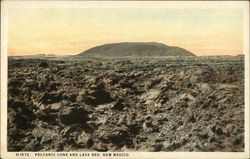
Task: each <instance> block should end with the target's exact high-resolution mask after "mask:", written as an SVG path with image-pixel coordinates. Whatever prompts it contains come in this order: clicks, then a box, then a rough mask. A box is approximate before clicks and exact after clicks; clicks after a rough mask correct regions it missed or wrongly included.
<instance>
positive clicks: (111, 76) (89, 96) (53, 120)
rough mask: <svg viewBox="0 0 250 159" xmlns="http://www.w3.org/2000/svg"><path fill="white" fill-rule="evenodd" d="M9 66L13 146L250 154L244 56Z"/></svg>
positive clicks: (10, 144)
mask: <svg viewBox="0 0 250 159" xmlns="http://www.w3.org/2000/svg"><path fill="white" fill-rule="evenodd" d="M8 66H9V68H8V151H244V59H243V57H186V58H184V57H182V58H177V57H166V58H163V57H161V58H131V59H129V58H120V59H112V58H111V59H109V58H105V59H101V58H89V59H84V58H83V59H77V58H72V59H71V58H61V59H53V58H52V59H49V60H45V59H25V58H20V59H19V58H9V63H8Z"/></svg>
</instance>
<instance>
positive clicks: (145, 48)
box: [79, 42, 196, 57]
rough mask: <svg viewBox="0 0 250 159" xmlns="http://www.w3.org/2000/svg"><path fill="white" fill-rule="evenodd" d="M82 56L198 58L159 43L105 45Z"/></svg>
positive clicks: (181, 49) (178, 48)
mask: <svg viewBox="0 0 250 159" xmlns="http://www.w3.org/2000/svg"><path fill="white" fill-rule="evenodd" d="M79 55H80V56H106V57H122V56H123V57H125V56H196V55H195V54H193V53H191V52H189V51H187V50H185V49H183V48H180V47H176V46H168V45H165V44H162V43H157V42H123V43H112V44H104V45H100V46H96V47H93V48H90V49H88V50H86V51H84V52H82V53H80V54H79Z"/></svg>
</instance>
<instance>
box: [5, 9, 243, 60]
mask: <svg viewBox="0 0 250 159" xmlns="http://www.w3.org/2000/svg"><path fill="white" fill-rule="evenodd" d="M117 42H160V43H164V44H166V45H170V46H179V47H182V48H185V49H186V50H188V51H191V52H192V53H194V54H196V55H198V56H209V55H238V54H243V10H240V9H232V8H231V9H213V8H210V9H204V8H203V9H199V8H193V9H188V8H183V9H176V8H151V9H147V8H10V9H9V10H8V55H9V56H19V55H33V54H58V55H72V54H79V53H81V52H83V51H85V50H87V49H89V48H91V47H94V46H97V45H102V44H106V43H117Z"/></svg>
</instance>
